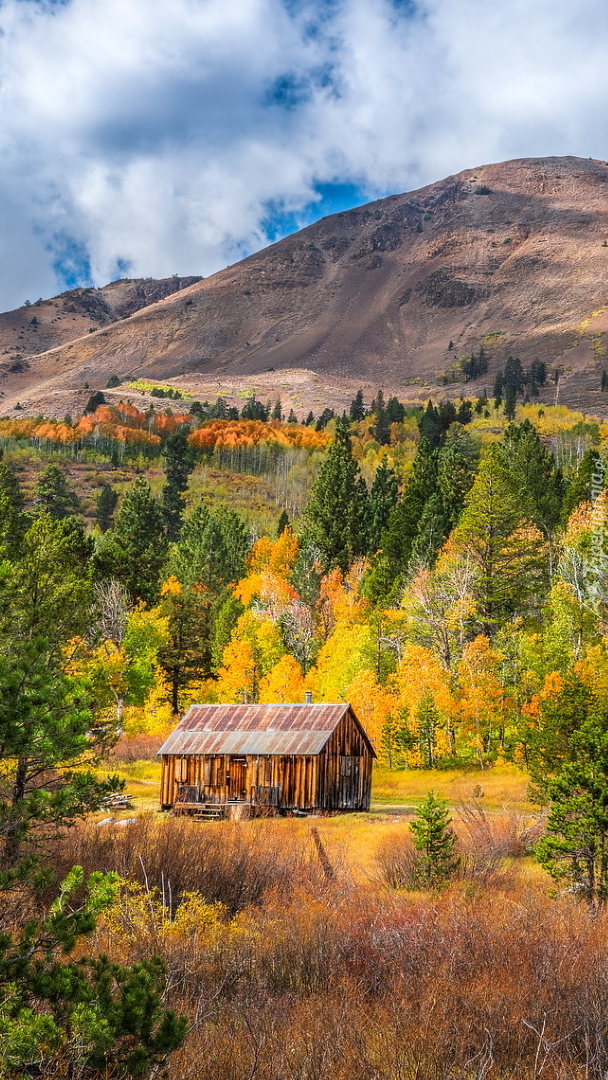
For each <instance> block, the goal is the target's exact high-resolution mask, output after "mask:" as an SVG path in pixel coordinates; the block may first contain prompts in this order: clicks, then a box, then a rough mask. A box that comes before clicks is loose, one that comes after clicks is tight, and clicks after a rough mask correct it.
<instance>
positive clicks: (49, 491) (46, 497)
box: [34, 464, 80, 521]
mask: <svg viewBox="0 0 608 1080" xmlns="http://www.w3.org/2000/svg"><path fill="white" fill-rule="evenodd" d="M34 507H35V509H36V510H46V511H48V513H49V514H50V515H51V517H52V518H54V519H55V520H56V521H60V520H61V519H62V518H66V517H69V516H70V515H71V514H77V513H78V511H79V509H80V500H79V499H78V496H77V494H76V492H75V491H74V489H73V488H72V487H71V486H70V485H69V484H68V481H67V479H66V475H65V473H64V471H63V469H60V468H59V466H58V465H54V464H51V465H46V466H45V468H44V469H43V470H42V472H41V473H40V474H39V476H38V478H37V480H36V483H35V484H34Z"/></svg>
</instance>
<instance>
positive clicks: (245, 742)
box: [158, 701, 376, 819]
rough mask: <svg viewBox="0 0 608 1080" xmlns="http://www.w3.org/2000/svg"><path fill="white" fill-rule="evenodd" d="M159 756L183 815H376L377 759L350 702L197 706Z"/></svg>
mask: <svg viewBox="0 0 608 1080" xmlns="http://www.w3.org/2000/svg"><path fill="white" fill-rule="evenodd" d="M158 753H159V755H160V758H161V761H162V779H161V805H162V807H163V809H167V810H168V809H172V810H173V811H174V812H177V813H180V812H181V813H191V814H192V816H195V817H200V818H202V819H204V818H206V817H224V816H231V817H238V816H249V815H255V814H256V813H260V812H262V808H263V810H264V812H266V813H268V812H270V813H272V812H274V813H284V812H289V811H292V812H293V811H295V812H298V811H299V812H307V811H309V812H314V811H321V810H342V811H344V810H369V803H370V791H371V775H372V761H373V759H374V758H375V756H376V755H375V753H374V750H373V747H372V745H371V743H370V741H369V739H368V737H367V735H366V734H365V731H364V730H363V727H362V726H361V724H360V722H359V720H358V719H357V717H356V715H355V713H354V711H353V709H352V708H351V706H350V705H349V704H347V703H345V702H340V703H339V704H336V705H329V704H324V703H323V704H312V703H311V702H310V701H306V702H303V703H302V704H293V705H292V704H280V705H192V707H191V708H190V709H189V710H188V712H187V713H186V714H185V716H184V718H183V719H182V720H181V722H180V723H179V724H178V726H177V727H176V729H175V731H173V732H172V734H171V735H170V736H169V738H168V739H167V740H166V742H165V743H164V744H163V745H162V746H161V748H160V750H159V751H158ZM239 808H241V810H240V811H239ZM246 808H249V809H248V810H247V809H246Z"/></svg>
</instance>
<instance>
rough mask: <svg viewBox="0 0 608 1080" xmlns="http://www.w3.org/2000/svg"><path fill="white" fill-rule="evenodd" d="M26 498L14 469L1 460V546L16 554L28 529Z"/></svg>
mask: <svg viewBox="0 0 608 1080" xmlns="http://www.w3.org/2000/svg"><path fill="white" fill-rule="evenodd" d="M23 508H24V498H23V492H22V491H21V488H20V487H19V481H18V480H17V477H16V476H15V474H14V472H13V471H12V469H10V468H9V467H8V465H5V464H4V462H3V461H0V546H4V547H5V548H6V550H7V552H8V553H9V555H15V554H16V553H17V552H18V550H19V548H20V545H21V542H22V540H23V536H24V534H25V531H26V529H27V525H28V519H27V517H26V515H25V514H24V512H23Z"/></svg>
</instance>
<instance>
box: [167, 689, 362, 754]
mask: <svg viewBox="0 0 608 1080" xmlns="http://www.w3.org/2000/svg"><path fill="white" fill-rule="evenodd" d="M349 709H350V705H349V704H348V703H347V702H343V701H342V702H339V703H337V704H335V705H327V704H324V703H321V704H308V703H306V704H304V703H303V704H297V705H291V704H282V705H192V706H191V707H190V708H189V709H188V712H187V713H186V715H185V716H184V717H183V719H182V720H181V721H180V723H179V724H178V725H177V727H176V729H175V731H173V732H172V733H171V735H169V738H168V739H167V740H166V742H164V743H163V745H162V746H161V748H160V750H159V751H158V753H159V754H176V755H180V756H181V755H185V754H268V755H271V754H303V755H310V754H319V753H320V752H321V750H322V749H323V747H324V746H325V743H326V742H327V740H328V739H329V737H330V735H331V734H332V732H333V731H335V729H336V727H337V726H338V724H339V723H340V720H341V719H342V717H343V716H344V715H345V714H346V713H347V712H348V710H349ZM351 712H352V710H351ZM353 715H354V714H353ZM355 720H356V717H355ZM357 723H358V721H357ZM359 726H360V725H359ZM361 730H363V729H361ZM363 735H364V737H365V739H366V742H368V745H369V746H370V750H372V748H371V745H370V744H369V740H368V739H367V736H366V735H365V732H363ZM372 753H373V750H372Z"/></svg>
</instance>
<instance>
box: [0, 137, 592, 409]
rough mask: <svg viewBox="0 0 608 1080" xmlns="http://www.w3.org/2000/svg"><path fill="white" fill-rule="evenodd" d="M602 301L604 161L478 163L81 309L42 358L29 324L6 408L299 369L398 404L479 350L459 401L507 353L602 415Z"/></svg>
mask: <svg viewBox="0 0 608 1080" xmlns="http://www.w3.org/2000/svg"><path fill="white" fill-rule="evenodd" d="M170 280H173V279H170ZM118 285H120V283H115V285H114V286H109V287H107V288H109V289H114V288H116V287H117V286H118ZM100 292H101V293H104V292H105V290H100ZM605 305H608V164H607V163H606V162H600V161H592V160H586V159H579V158H572V157H569V158H557V157H555V158H538V159H522V160H516V161H510V162H506V163H503V164H498V165H486V166H483V167H480V168H477V169H469V170H466V171H465V172H462V173H459V174H458V175H456V176H452V177H448V178H447V179H446V180H442V181H440V182H439V183H436V184H431V185H429V186H428V187H425V188H422V189H420V190H419V191H415V192H410V193H408V194H404V195H394V196H391V197H389V198H386V199H381V200H379V201H377V202H374V203H370V204H368V205H366V206H362V207H360V208H358V209H355V210H349V211H345V212H343V213H341V214H335V215H332V216H331V217H328V218H325V219H323V220H322V221H319V222H317V223H316V224H314V225H311V226H309V227H308V228H307V229H303V230H302V231H301V232H298V233H296V234H294V235H293V236H289V237H287V238H286V239H284V240H281V241H279V242H278V243H276V244H273V245H272V246H271V247H269V248H266V249H265V250H263V251H260V252H258V253H257V254H255V255H252V256H250V257H249V258H247V259H244V260H243V261H242V262H240V263H237V264H235V265H234V266H231V267H228V268H227V269H225V270H222V271H221V272H220V273H218V274H215V275H213V276H212V277H210V278H207V279H205V280H200V281H197V282H195V283H194V284H191V285H190V286H189V287H188V288H185V289H181V288H180V290H179V291H178V292H174V293H173V294H172V295H170V296H167V297H165V298H164V299H160V300H159V301H158V302H157V303H154V304H152V305H150V306H147V307H142V308H141V309H140V310H138V311H136V312H135V313H134V314H132V315H130V316H129V317H128V318H122V319H121V320H120V321H118V322H113V323H111V324H109V325H108V324H106V325H103V326H102V325H101V324H96V323H95V322H94V320H92V319H91V317H89V318H88V319H85V318H84V316H78V319H80V320H81V321H80V322H79V323H78V324H76V323H75V329H77V326H82V327H83V329H84V324H85V323H86V330H87V333H86V334H85V335H84V336H81V337H79V338H78V339H77V340H73V341H71V342H69V343H57V346H56V347H55V348H52V349H50V350H47V351H46V352H38V355H34V349H33V348H32V347H31V345H30V339H31V337H32V336H33V335H32V333H31V332H30V331H28V330H22V335H23V336H22V339H21V341H22V344H23V355H24V358H25V360H26V361H27V368H26V370H22V371H14V370H13V371H8V372H7V371H6V368H5V370H4V372H3V373H2V374H3V378H2V381H1V382H0V389H1V390H3V391H4V395H5V397H4V399H3V402H2V409H1V411H2V412H3V413H4V414H6V412H7V411H10V409H11V408H12V407H14V402H15V401H16V400H17V398H18V397H23V395H24V394H27V395H28V397H30V398H31V399H32V401H33V400H34V399H35V401H36V403H37V405H38V406H39V404H40V402H41V401H43V400H46V399H49V398H51V397H52V396H53V395H54V394H55V393H56V392H59V391H62V390H69V389H75V388H76V387H81V386H82V385H83V382H84V381H87V382H88V383H89V384H90V385H91V386H104V385H105V382H106V381H107V379H108V378H109V377H110V375H113V374H116V375H118V376H120V377H125V376H127V375H128V376H147V377H152V378H158V379H166V378H171V377H172V378H175V379H176V381H177V382H178V383H179V381H180V380H179V377H180V376H184V375H187V376H188V381H189V383H190V384H192V383H193V382H196V377H197V376H200V378H201V379H202V380H209V378H210V377H215V376H221V377H222V378H228V379H230V378H233V379H234V378H238V377H243V378H244V379H245V381H246V379H248V378H249V379H250V378H251V377H252V376H254V375H255V374H256V373H261V372H269V371H272V370H273V369H274V370H276V371H278V370H279V369H293V368H298V369H308V370H309V371H312V372H315V373H316V374H317V375H318V376H319V377H320V378H322V379H325V380H327V381H331V380H336V379H338V380H346V381H348V382H350V381H352V382H353V383H358V382H359V381H365V382H367V383H370V384H372V385H374V384H375V385H377V386H392V387H405V388H409V389H407V390H404V393H403V396H404V397H405V396H407V394H410V395H411V394H425V393H427V392H438V390H439V387H440V386H442V381H443V380H442V378H441V377H442V375H444V374H445V373H446V372H447V371H448V370H449V369H450V368H451V367H452V365H453V364H454V362H455V361H457V358H458V357H459V356H462V355H468V354H470V353H471V351H474V350H475V351H477V350H478V349H479V346H480V345H481V344H482V343H484V346H485V348H486V349H487V351H488V352H489V354H490V371H489V373H488V374H487V375H485V376H483V377H481V378H480V379H478V380H476V382H475V383H473V384H470V385H469V386H468V387H467V392H472V393H478V392H480V391H481V389H482V387H483V386H484V385H485V386H487V387H488V388H489V389H491V386H492V381H493V372H494V371H495V370H498V368H499V367H500V366H501V365H502V363H503V362H504V360H505V358H506V357H507V355H508V354H509V353H516V354H517V355H519V356H520V357H521V359H522V362H523V363H524V364H526V363H529V362H530V361H531V360H533V359H537V358H538V359H542V360H544V361H545V362H546V363H547V366H548V367H550V368H554V367H559V368H560V369H561V373H562V375H561V379H560V395H561V396H560V400H561V401H563V402H564V403H567V404H571V405H574V406H580V407H584V408H588V409H593V410H594V411H602V412H605V410H604V409H603V401H604V399H605V398H608V395H606V394H600V390H599V386H600V378H601V371H602V368H603V366H607V367H608V360H607V359H606V348H605V346H604V341H606V342H608V337H606V334H607V333H608V311H604V310H603V309H604V307H605ZM35 309H36V305H32V307H31V308H28V309H27V311H28V314H29V313H30V312H31V313H32V315H36V310H35ZM21 310H23V309H21ZM30 317H31V316H30ZM3 318H6V317H3ZM83 319H84V322H82V320H83ZM12 325H13V326H15V325H16V323H15V322H13V323H12ZM95 325H99V326H100V328H99V329H97V330H94V332H92V333H89V332H88V331H89V330H90V329H91V328H92V327H93V326H95ZM40 333H41V331H40V330H38V331H37V334H40ZM40 340H41V338H38V341H40ZM450 346H451V347H450ZM461 390H462V386H460V385H458V384H456V385H452V386H451V387H450V386H448V387H446V391H445V392H448V393H460V392H461ZM441 392H442V393H443V392H444V390H443V388H442V390H441Z"/></svg>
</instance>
